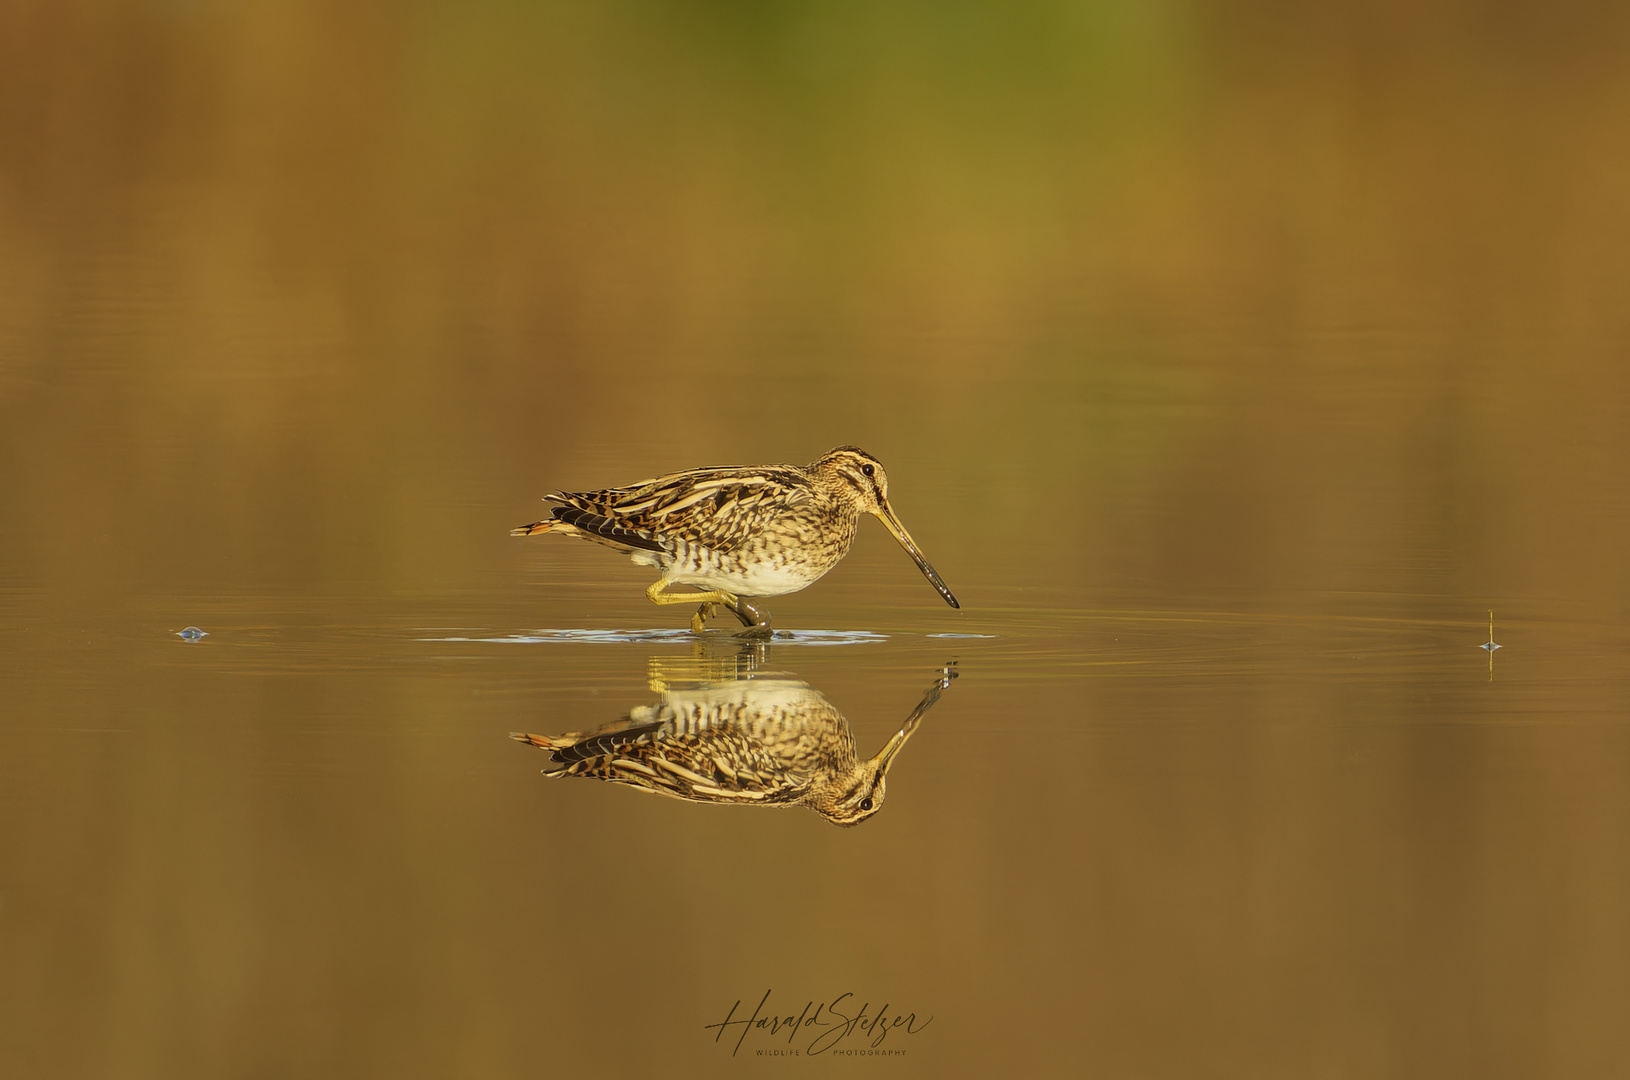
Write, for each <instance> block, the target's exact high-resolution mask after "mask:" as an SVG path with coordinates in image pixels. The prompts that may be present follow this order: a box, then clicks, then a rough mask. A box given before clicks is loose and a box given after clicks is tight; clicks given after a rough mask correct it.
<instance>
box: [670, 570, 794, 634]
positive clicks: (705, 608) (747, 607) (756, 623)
mask: <svg viewBox="0 0 1630 1080" xmlns="http://www.w3.org/2000/svg"><path fill="white" fill-rule="evenodd" d="M670 584H672V583H671V582H668V581H657V582H655V583H653V584H652V585H651V587H650V588H649V589H646V590H645V595H646V596H649V597H650V598H651V603H653V604H695V603H697V602H698V601H699V602H700V604H701V606H700V607H698V608H697V609H696V614H695V615H692V616H691V620H690V628H691V630H692V631H693V632H695V633H698V634H700V633H701V632H702V631H703V630H704V629H705V628H706V627H707V620H708V618H709V617H710V616H711V615H712V614H713V609H714V608H715V607H718V606H721V605H722V606H724V607H726V608H728V609H729V610H730V613H731V614H733V615H735V616H736V618H738V619H740V620H741V624H742V626H744V627H747V628H748V632H747V633H746V634H745V635H744V636H762V637H768V636H769V633H770V620H769V619H767V618H765V617H764V616H763V615H762V614H761V613H760V612H759V610H758V609H757V608H755V607H754V606H753V605H752V604H749V603H748V602H747V601H745V600H743V599H742V598H741V597H739V596H737V595H736V594H734V593H727V592H725V591H723V590H722V589H710V590H708V591H705V592H679V593H671V592H668V591H667V588H668V586H669V585H670Z"/></svg>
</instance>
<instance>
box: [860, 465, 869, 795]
mask: <svg viewBox="0 0 1630 1080" xmlns="http://www.w3.org/2000/svg"><path fill="white" fill-rule="evenodd" d="M867 467H868V468H870V466H867ZM860 808H861V809H862V810H870V809H871V808H872V801H871V800H870V799H861V800H860Z"/></svg>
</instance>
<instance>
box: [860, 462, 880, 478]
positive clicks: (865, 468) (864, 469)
mask: <svg viewBox="0 0 1630 1080" xmlns="http://www.w3.org/2000/svg"><path fill="white" fill-rule="evenodd" d="M860 471H861V472H863V473H865V474H866V475H867V476H870V475H872V473H874V472H876V471H877V470H876V469H874V468H872V467H871V466H870V465H862V466H861V467H860Z"/></svg>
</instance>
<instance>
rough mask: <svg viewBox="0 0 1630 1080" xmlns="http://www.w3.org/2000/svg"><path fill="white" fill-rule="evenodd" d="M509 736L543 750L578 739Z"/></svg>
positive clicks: (511, 733)
mask: <svg viewBox="0 0 1630 1080" xmlns="http://www.w3.org/2000/svg"><path fill="white" fill-rule="evenodd" d="M517 531H519V530H517ZM509 737H510V738H512V739H514V740H515V741H516V742H524V743H530V744H532V745H533V746H536V747H540V748H542V749H544V750H559V749H561V748H562V747H566V746H571V745H573V744H574V743H576V742H577V741H578V740H577V739H576V738H574V737H572V736H570V735H567V736H565V737H563V738H559V739H551V738H550V737H549V736H547V735H528V734H526V733H525V732H521V731H512V732H510V733H509Z"/></svg>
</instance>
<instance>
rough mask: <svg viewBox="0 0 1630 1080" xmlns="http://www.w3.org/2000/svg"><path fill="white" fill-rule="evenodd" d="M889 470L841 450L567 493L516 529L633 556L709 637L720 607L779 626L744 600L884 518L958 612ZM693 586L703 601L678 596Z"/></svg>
mask: <svg viewBox="0 0 1630 1080" xmlns="http://www.w3.org/2000/svg"><path fill="white" fill-rule="evenodd" d="M888 486H889V482H888V477H887V476H885V475H884V473H883V464H882V462H880V461H878V460H877V459H876V458H874V457H872V456H871V455H870V454H868V453H866V452H865V451H864V450H861V449H860V448H858V447H854V446H840V447H838V448H837V449H836V450H833V451H831V452H829V453H827V454H824V455H822V456H821V457H819V458H817V459H816V460H815V461H813V462H811V463H810V464H809V465H761V466H715V467H711V468H705V469H690V470H688V471H686V472H680V473H672V474H670V475H668V476H659V477H657V478H655V479H653V480H645V481H641V482H640V483H638V484H632V485H630V486H628V487H620V488H606V489H603V490H600V491H583V492H564V491H557V492H555V493H554V494H552V495H548V496H545V498H546V499H548V500H550V501H553V502H557V503H560V504H561V505H559V506H556V507H555V508H554V510H553V517H551V518H549V519H547V520H545V521H538V522H534V523H532V524H531V525H523V526H521V527H520V528H518V529H513V530H511V533H510V535H512V536H531V535H533V534H535V533H541V532H555V533H562V534H564V535H566V536H579V537H582V538H583V539H585V540H592V541H594V542H596V543H600V544H605V545H606V546H608V547H611V548H615V549H616V550H618V551H622V552H625V553H627V554H628V555H629V556H630V557H632V558H633V560H634V561H635V562H637V563H640V564H642V565H645V566H654V567H656V568H657V569H659V570H660V571H661V572H662V576H661V577H660V578H659V579H658V580H657V581H656V583H655V584H653V585H652V586H651V587H650V588H649V589H647V590H646V595H647V596H649V597H650V598H651V600H652V602H653V603H657V604H686V603H693V604H700V605H701V606H700V607H699V608H698V609H697V612H696V615H695V616H694V617H693V618H692V619H691V629H693V630H695V631H697V632H698V633H700V632H701V630H702V628H703V626H704V625H705V624H706V621H707V618H708V616H709V615H711V614H712V613H713V610H714V608H715V607H716V606H718V605H723V606H724V607H726V608H728V609H729V610H730V611H731V612H733V613H734V614H735V615H736V617H737V618H738V619H740V620H741V622H742V625H743V626H746V627H750V628H751V630H750V631H749V633H756V634H767V633H768V632H769V619H768V618H766V617H765V616H764V615H762V614H761V613H760V612H759V611H758V610H757V609H756V608H754V607H753V605H752V604H750V603H748V602H747V601H746V600H744V599H742V598H743V597H749V596H781V595H783V594H785V593H790V592H797V591H798V590H800V589H803V588H805V587H807V586H809V585H810V584H812V583H813V582H815V581H816V580H818V579H819V578H820V577H821V576H822V575H823V574H825V573H826V572H827V571H828V570H830V569H832V568H833V567H834V566H836V565H837V564H838V563H839V562H840V561H841V560H842V559H843V557H844V556H845V555H847V554H848V553H849V545H850V544H851V543H853V541H854V538H855V526H856V523H857V522H858V520H859V518H860V515H861V514H874V515H876V517H877V518H878V519H879V520H881V521H882V522H883V525H884V526H885V527H886V528H887V529H888V530H889V532H890V533H891V534H893V536H894V538H895V539H896V540H898V541H899V542H900V545H901V546H902V547H904V548H905V549H906V551H907V553H909V554H910V555H911V557H912V559H914V560H915V561H916V563H917V568H918V569H919V570H921V571H922V573H923V576H924V577H926V578H927V579H928V581H929V583H930V584H932V585H933V586H934V588H935V589H937V590H938V591H939V594H940V596H941V597H943V598H944V599H945V602H946V603H947V604H950V605H951V606H952V607H960V606H961V605H960V604H958V603H957V600H956V597H955V596H953V595H951V590H950V589H948V588H946V587H945V582H943V581H941V580H940V576H939V574H937V573H935V572H934V568H933V567H932V566H930V565H929V563H928V560H927V559H925V558H924V557H923V554H922V552H920V551H918V550H917V545H916V543H915V542H914V541H913V540H912V539H911V534H909V533H908V532H906V529H905V526H904V525H902V524H900V519H899V518H898V517H896V516H895V514H894V510H893V509H892V508H891V507H890V506H889V500H888ZM670 585H691V586H694V587H695V588H697V589H699V590H701V591H699V592H694V593H691V592H668V591H667V590H668V587H669V586H670Z"/></svg>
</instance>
